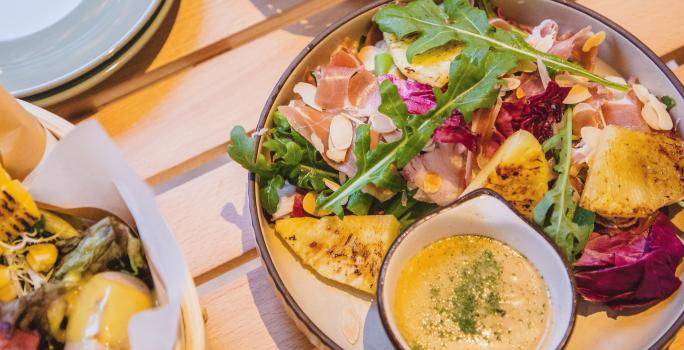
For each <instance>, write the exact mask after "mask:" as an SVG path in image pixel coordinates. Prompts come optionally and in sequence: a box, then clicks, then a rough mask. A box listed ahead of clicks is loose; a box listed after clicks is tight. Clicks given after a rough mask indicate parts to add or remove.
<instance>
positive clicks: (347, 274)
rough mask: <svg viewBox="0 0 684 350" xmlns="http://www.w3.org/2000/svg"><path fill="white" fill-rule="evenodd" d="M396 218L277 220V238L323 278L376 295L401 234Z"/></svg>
mask: <svg viewBox="0 0 684 350" xmlns="http://www.w3.org/2000/svg"><path fill="white" fill-rule="evenodd" d="M399 226H400V225H399V221H397V219H396V218H395V217H394V216H393V215H371V216H353V215H351V216H345V217H344V218H343V219H340V218H338V217H335V216H326V217H323V218H320V219H314V218H309V217H302V218H290V219H283V220H278V221H276V225H275V229H276V232H277V233H278V235H280V236H281V237H282V238H283V240H284V241H285V242H286V243H287V244H288V245H289V246H290V248H292V250H293V251H294V252H295V254H296V255H297V256H298V257H299V258H300V259H302V262H303V263H304V264H305V265H308V266H309V267H311V268H312V269H314V270H315V271H316V272H318V273H319V274H320V275H321V276H323V277H326V278H329V279H331V280H334V281H337V282H340V283H343V284H346V285H349V286H351V287H354V288H356V289H359V290H361V291H364V292H366V293H371V294H373V293H374V292H375V281H376V280H377V276H378V272H379V271H380V265H381V263H382V259H383V257H384V256H385V253H386V252H387V249H389V246H390V244H391V243H392V241H393V240H394V238H395V237H396V236H397V235H398V234H399V228H400V227H399Z"/></svg>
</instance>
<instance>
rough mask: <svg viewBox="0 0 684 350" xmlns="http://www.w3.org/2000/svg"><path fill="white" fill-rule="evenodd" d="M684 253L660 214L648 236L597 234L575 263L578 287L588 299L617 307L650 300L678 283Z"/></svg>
mask: <svg viewBox="0 0 684 350" xmlns="http://www.w3.org/2000/svg"><path fill="white" fill-rule="evenodd" d="M683 257H684V245H683V244H682V242H681V241H680V239H679V237H677V234H676V231H675V228H674V226H673V225H672V224H671V223H670V221H669V219H668V218H667V216H666V215H664V214H662V213H660V214H658V217H657V218H656V220H655V222H654V223H653V226H651V228H650V229H649V232H648V235H647V236H644V235H643V234H635V233H630V232H622V233H618V234H616V235H612V236H609V235H598V234H593V235H592V237H591V238H590V240H589V242H588V243H587V246H586V247H585V248H584V252H583V253H582V257H581V258H580V259H579V260H578V261H577V262H576V263H575V267H577V268H580V271H578V272H576V273H575V280H576V282H577V290H578V292H579V293H580V294H581V295H582V297H584V299H586V300H588V301H591V302H600V303H605V304H606V305H608V306H609V307H611V308H612V309H615V310H624V309H630V308H636V307H641V306H646V305H651V304H653V303H655V302H657V301H660V300H663V299H665V298H667V297H669V296H670V295H672V293H674V292H675V291H676V290H677V289H678V288H679V286H680V285H681V283H682V282H681V281H680V279H679V278H678V277H677V276H676V275H675V271H676V269H677V266H678V265H679V263H680V262H681V260H682V258H683Z"/></svg>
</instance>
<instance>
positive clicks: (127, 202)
mask: <svg viewBox="0 0 684 350" xmlns="http://www.w3.org/2000/svg"><path fill="white" fill-rule="evenodd" d="M24 184H25V185H26V186H27V187H28V189H29V191H30V192H31V194H32V195H33V197H34V199H35V200H36V201H38V202H40V203H44V204H48V205H51V206H56V207H59V208H64V209H79V208H98V209H102V210H105V211H108V212H110V213H112V214H114V215H116V216H118V217H120V218H121V219H122V220H124V221H125V222H126V223H128V224H129V225H131V226H132V227H135V228H136V229H137V231H138V233H139V234H140V238H141V239H142V242H143V244H144V247H145V253H146V255H147V259H148V263H149V264H150V266H151V268H152V269H153V270H154V271H156V273H157V276H158V279H157V280H156V281H155V283H156V285H155V289H156V291H157V294H158V299H159V306H158V307H157V308H155V309H153V310H149V311H145V312H141V313H139V314H137V315H135V316H134V317H133V318H132V319H131V322H130V323H129V337H130V341H131V348H132V349H134V350H149V349H172V348H173V347H174V345H175V343H176V341H177V331H178V327H179V321H180V303H181V297H182V291H183V288H184V286H185V277H186V276H187V271H186V265H185V260H184V259H183V255H182V253H181V250H180V248H179V247H178V245H177V244H176V241H175V240H174V237H173V235H172V234H171V231H170V230H169V228H168V227H167V226H166V223H165V222H164V220H163V218H162V216H161V213H160V211H159V208H158V207H157V204H156V202H155V198H154V196H153V194H152V192H151V190H150V189H149V187H148V186H147V185H146V184H145V183H144V182H143V181H142V180H141V179H140V178H139V177H138V176H137V175H136V174H135V173H134V172H133V170H132V169H131V168H130V167H129V166H128V165H127V164H126V161H125V160H124V159H123V157H122V155H121V154H120V153H119V151H118V150H117V149H116V147H115V146H114V144H113V143H112V142H111V140H110V139H109V137H108V136H107V135H106V133H105V132H104V131H103V130H102V128H101V127H100V125H99V123H97V121H94V120H92V121H87V122H84V123H81V124H80V125H79V126H78V127H76V128H75V129H74V130H72V131H71V132H70V133H68V134H67V135H66V136H65V137H63V138H62V139H61V140H60V141H59V142H58V143H57V144H56V146H55V147H54V149H52V151H51V152H50V153H49V155H48V156H47V157H46V158H45V159H43V160H42V161H41V162H40V164H39V165H38V167H37V168H36V169H35V170H34V171H33V172H32V173H31V174H30V175H29V176H28V177H27V179H26V180H25V181H24Z"/></svg>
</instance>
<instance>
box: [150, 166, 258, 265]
mask: <svg viewBox="0 0 684 350" xmlns="http://www.w3.org/2000/svg"><path fill="white" fill-rule="evenodd" d="M246 188H247V171H246V170H244V169H242V168H241V167H240V166H239V165H238V164H237V163H235V162H230V163H228V164H226V165H224V166H221V167H219V168H217V169H215V170H213V171H210V172H208V173H206V174H204V175H202V176H200V177H197V178H195V179H193V180H191V181H189V182H187V183H185V184H183V185H182V186H178V187H176V188H174V189H172V190H170V191H168V192H165V193H163V194H161V195H159V196H158V197H157V202H158V203H159V206H160V208H161V211H162V214H163V215H164V218H165V219H166V222H167V223H168V224H169V227H170V228H171V230H172V231H173V232H174V233H175V234H176V239H177V240H178V243H179V244H180V246H181V248H182V250H183V253H184V255H185V260H186V261H187V262H188V265H189V267H190V273H191V274H192V276H193V277H199V276H201V275H202V274H205V273H207V272H209V271H211V270H212V269H214V268H216V267H218V266H221V265H222V264H225V263H227V262H229V261H230V260H232V259H235V258H237V257H239V256H241V255H242V254H243V253H244V252H246V251H249V250H251V249H254V233H253V231H252V222H251V216H250V213H249V209H248V207H247V205H248V202H247V190H246Z"/></svg>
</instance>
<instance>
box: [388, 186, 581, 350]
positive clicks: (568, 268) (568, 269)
mask: <svg viewBox="0 0 684 350" xmlns="http://www.w3.org/2000/svg"><path fill="white" fill-rule="evenodd" d="M483 196H486V197H491V198H493V199H496V200H498V201H500V202H501V203H502V204H503V205H505V206H506V207H508V208H509V209H510V210H511V212H512V213H513V214H514V215H515V216H517V217H518V218H519V219H521V220H522V221H524V222H525V223H526V224H527V225H528V226H529V227H530V228H531V229H532V231H534V232H536V234H537V235H538V236H539V238H540V239H541V240H542V241H544V242H546V243H547V244H548V245H549V246H550V247H551V248H553V251H554V252H555V253H556V254H557V255H558V257H559V258H560V259H561V261H562V262H563V267H564V269H563V270H564V271H563V272H564V273H565V274H566V275H567V277H568V280H569V281H570V289H571V291H570V295H571V296H572V301H571V306H570V320H569V323H568V324H567V325H566V326H565V334H564V335H563V338H562V339H561V341H560V343H559V344H558V346H557V347H556V349H562V348H563V347H564V346H565V344H566V343H567V342H568V339H570V335H572V331H573V330H574V328H575V320H576V319H577V292H576V290H577V289H576V284H575V276H574V274H573V272H572V265H571V264H570V263H569V262H568V260H567V259H566V258H565V256H563V254H562V253H561V251H560V249H559V248H558V245H556V243H555V242H554V241H552V240H551V239H550V238H549V236H548V235H547V234H545V233H544V231H542V229H541V228H540V227H539V225H537V224H535V223H533V222H531V221H530V220H528V219H527V218H525V217H524V216H523V215H521V214H520V212H518V211H517V210H516V209H515V208H514V207H513V206H512V205H511V204H510V203H509V202H507V201H506V200H505V199H504V198H503V197H501V195H499V194H498V193H496V192H494V191H492V190H490V189H487V188H480V189H477V190H474V191H473V192H470V193H468V194H466V195H464V196H463V197H461V198H459V199H458V200H456V201H455V202H454V203H451V204H449V205H448V206H446V207H442V208H439V209H438V210H435V211H433V212H431V213H430V214H428V215H427V216H425V217H423V218H421V219H420V220H418V221H416V222H414V223H413V224H411V225H410V226H408V227H407V228H406V229H404V231H402V233H401V234H400V235H399V236H397V238H396V239H395V240H394V242H392V245H391V246H390V248H389V250H388V251H387V254H385V257H384V259H383V260H382V265H381V267H380V273H379V274H378V283H377V289H376V293H375V295H376V298H377V301H378V313H379V314H380V320H381V321H382V326H383V328H384V329H385V333H387V336H388V337H389V338H390V340H391V341H392V344H394V346H395V347H397V349H401V348H402V342H401V341H400V340H399V337H398V336H397V334H395V332H394V331H393V330H392V327H391V326H390V323H391V322H390V320H389V317H388V315H387V307H388V305H387V302H386V301H385V295H384V291H385V277H386V276H387V271H388V270H389V264H390V261H391V260H392V257H394V253H395V252H396V251H397V249H398V248H399V246H400V245H401V244H402V243H403V242H404V240H405V239H406V237H408V236H409V235H410V234H411V233H412V232H414V231H416V229H418V227H420V226H421V225H423V224H424V223H426V222H428V221H430V220H432V219H434V218H436V217H437V216H440V215H442V214H443V213H444V212H447V211H451V210H452V209H454V208H456V207H459V206H461V205H462V204H465V203H467V202H470V201H472V200H474V199H476V198H480V197H483ZM433 243H434V242H433Z"/></svg>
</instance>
